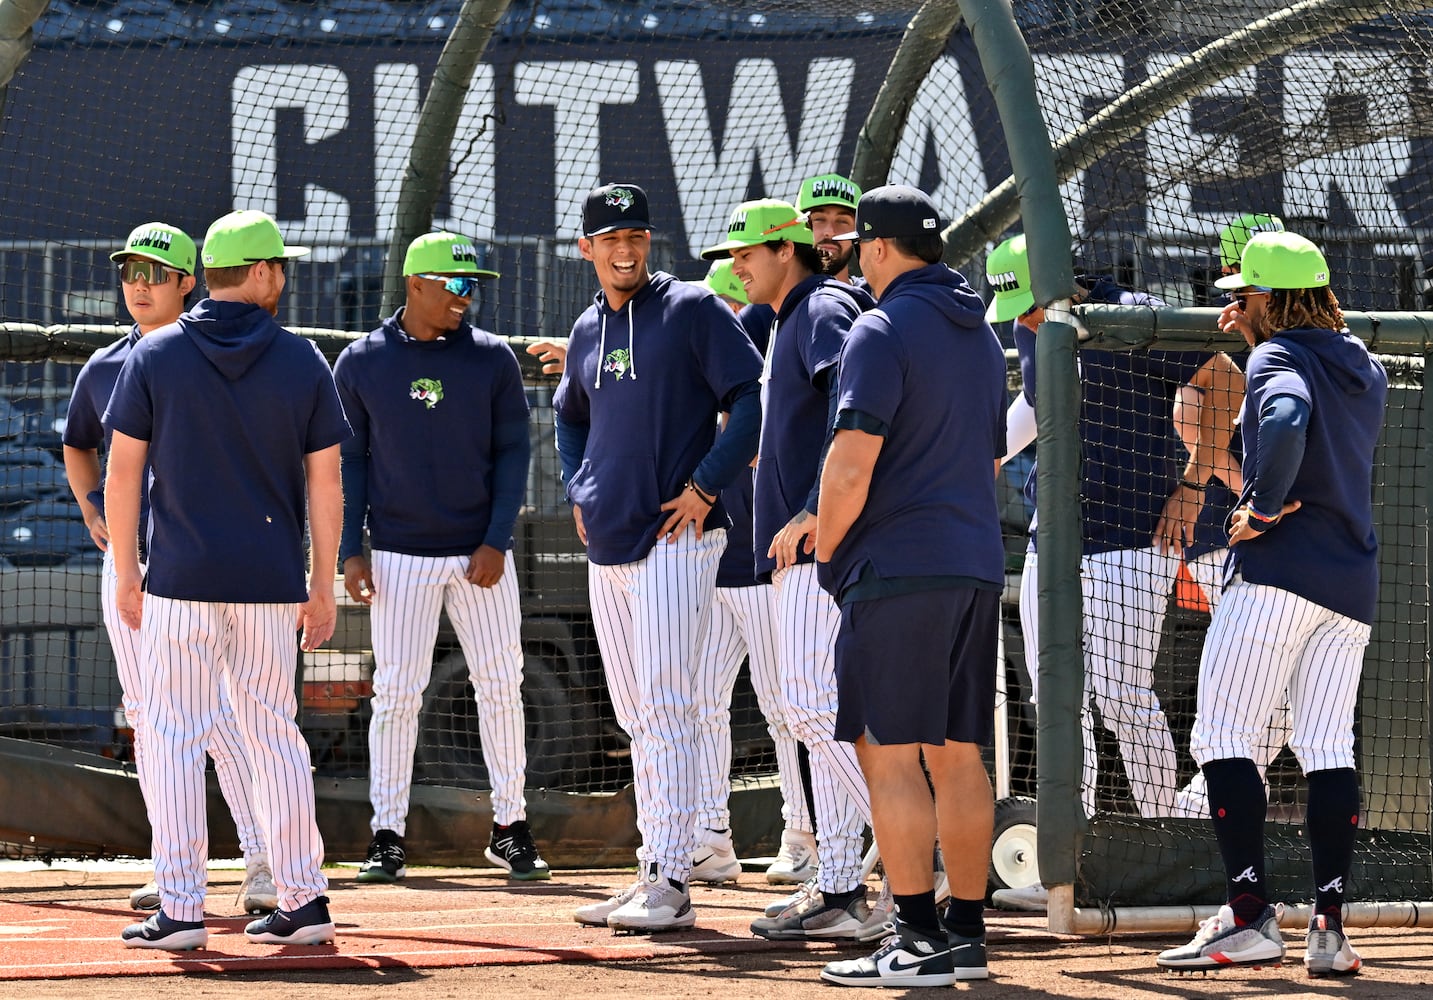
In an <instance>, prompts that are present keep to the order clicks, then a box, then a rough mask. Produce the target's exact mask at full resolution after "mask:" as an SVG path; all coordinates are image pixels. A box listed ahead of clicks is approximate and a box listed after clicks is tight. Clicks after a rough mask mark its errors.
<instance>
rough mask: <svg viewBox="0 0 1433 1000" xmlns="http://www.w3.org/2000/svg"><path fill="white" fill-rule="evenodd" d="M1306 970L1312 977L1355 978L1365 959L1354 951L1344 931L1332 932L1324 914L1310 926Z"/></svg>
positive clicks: (1317, 917)
mask: <svg viewBox="0 0 1433 1000" xmlns="http://www.w3.org/2000/svg"><path fill="white" fill-rule="evenodd" d="M1304 968H1305V969H1307V970H1308V972H1309V975H1311V976H1354V975H1357V974H1358V970H1359V969H1362V968H1363V959H1362V958H1360V957H1359V954H1358V952H1356V951H1354V950H1353V945H1351V944H1349V943H1348V938H1347V937H1346V936H1344V933H1343V931H1342V930H1330V929H1329V926H1328V918H1327V917H1325V916H1324V915H1323V914H1319V915H1318V916H1316V917H1314V919H1313V922H1312V923H1311V924H1309V936H1308V945H1307V947H1306V948H1305V950H1304Z"/></svg>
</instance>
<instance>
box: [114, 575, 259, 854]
mask: <svg viewBox="0 0 1433 1000" xmlns="http://www.w3.org/2000/svg"><path fill="white" fill-rule="evenodd" d="M141 572H143V567H141ZM115 586H116V577H115V572H114V556H112V555H111V554H110V553H109V552H105V554H104V562H103V565H102V567H101V570H100V612H101V614H102V615H103V616H104V627H105V631H106V632H108V633H109V644H110V648H111V649H112V650H114V663H115V668H116V672H117V673H118V674H119V686H120V690H121V691H122V692H123V697H122V698H121V701H120V704H121V707H123V709H124V718H125V721H126V722H128V723H129V728H130V729H131V730H132V731H133V733H134V769H135V773H136V774H137V775H138V777H139V790H140V794H142V795H143V796H144V799H145V801H146V802H148V801H149V795H150V793H149V788H148V785H147V784H146V783H147V781H148V777H149V768H148V766H146V764H145V759H144V758H145V756H146V753H145V751H146V749H147V748H146V745H145V744H146V743H147V740H148V738H147V737H146V736H145V724H144V700H143V699H144V694H143V688H142V687H141V684H140V666H139V663H140V656H139V645H140V637H139V633H138V632H136V631H135V630H134V629H132V628H130V627H129V626H128V625H126V624H125V623H124V622H122V621H120V618H119V607H118V605H117V604H116V603H115ZM216 688H217V690H218V694H219V712H218V714H217V715H215V716H214V730H213V733H212V734H211V737H210V740H209V743H208V744H207V745H206V746H205V748H204V749H205V750H207V751H208V753H209V756H210V757H212V758H213V759H214V777H215V778H217V779H218V781H219V791H220V792H222V793H223V795H224V803H225V804H226V805H227V806H228V807H229V815H230V816H232V817H233V818H234V829H235V832H237V833H238V835H239V850H241V851H243V852H244V860H245V861H247V860H249V859H251V858H254V857H258V856H260V855H265V854H266V853H267V852H266V851H265V850H264V837H263V834H262V833H260V831H259V825H258V822H257V820H255V818H254V772H253V769H252V768H251V767H250V766H249V755H248V753H247V752H246V751H245V750H244V741H243V739H242V738H241V737H240V736H239V727H238V723H237V722H235V721H234V709H233V708H232V707H231V706H230V704H229V696H228V695H227V694H226V693H225V691H224V685H223V684H217V685H216Z"/></svg>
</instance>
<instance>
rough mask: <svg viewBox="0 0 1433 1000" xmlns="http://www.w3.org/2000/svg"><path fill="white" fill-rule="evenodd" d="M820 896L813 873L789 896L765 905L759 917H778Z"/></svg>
mask: <svg viewBox="0 0 1433 1000" xmlns="http://www.w3.org/2000/svg"><path fill="white" fill-rule="evenodd" d="M820 894H821V890H820V889H819V888H817V886H816V875H815V874H814V873H813V874H812V875H811V877H810V878H808V879H807V880H806V881H805V882H802V883H801V885H800V887H799V888H797V890H796V891H795V892H793V893H792V894H791V895H789V896H782V897H781V898H780V899H778V900H777V901H776V902H774V903H767V904H766V909H765V910H763V911H762V913H761V915H762V916H764V917H779V916H781V915H782V914H783V913H785V912H786V911H787V910H789V909H791V908H792V907H793V906H800V905H801V904H802V903H804V902H805V901H806V900H807V899H809V898H810V897H812V896H819V895H820Z"/></svg>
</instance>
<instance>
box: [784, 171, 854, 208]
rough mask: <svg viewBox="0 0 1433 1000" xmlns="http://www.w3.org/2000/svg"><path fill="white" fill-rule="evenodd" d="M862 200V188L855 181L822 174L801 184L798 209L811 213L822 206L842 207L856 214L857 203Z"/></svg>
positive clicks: (836, 175)
mask: <svg viewBox="0 0 1433 1000" xmlns="http://www.w3.org/2000/svg"><path fill="white" fill-rule="evenodd" d="M860 200H861V188H860V186H859V185H858V184H857V183H856V182H855V181H853V180H851V179H850V178H848V177H842V176H841V175H840V174H821V175H820V176H819V177H808V178H806V179H805V180H804V181H802V182H801V193H800V194H798V195H797V196H796V207H797V208H798V209H800V210H801V211H803V212H809V211H811V210H812V209H813V208H820V207H821V206H822V205H840V206H841V207H843V208H849V209H850V210H851V211H853V212H854V211H855V210H856V203H857V202H858V201H860Z"/></svg>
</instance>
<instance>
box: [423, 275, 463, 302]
mask: <svg viewBox="0 0 1433 1000" xmlns="http://www.w3.org/2000/svg"><path fill="white" fill-rule="evenodd" d="M416 277H419V278H422V279H423V280H424V281H437V282H441V283H442V285H443V290H444V291H445V292H451V293H452V294H454V295H456V296H458V298H460V299H468V298H472V295H473V292H474V291H476V290H477V287H478V279H477V278H475V277H473V276H472V275H470V274H457V275H453V276H451V277H449V276H447V275H442V274H419V275H416Z"/></svg>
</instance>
